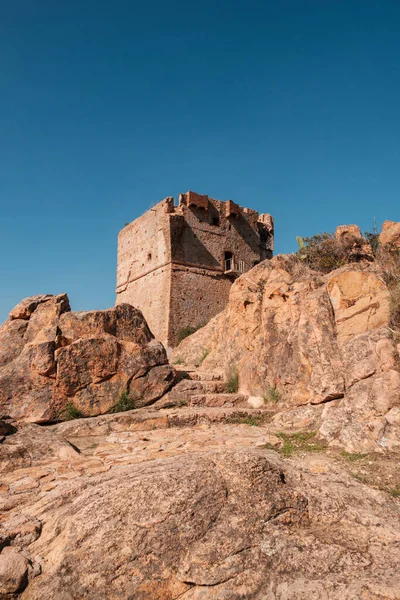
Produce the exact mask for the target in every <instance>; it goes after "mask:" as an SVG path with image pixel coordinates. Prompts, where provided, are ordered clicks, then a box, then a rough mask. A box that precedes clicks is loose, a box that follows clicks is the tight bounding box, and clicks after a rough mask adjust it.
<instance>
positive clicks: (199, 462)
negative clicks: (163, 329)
mask: <svg viewBox="0 0 400 600" xmlns="http://www.w3.org/2000/svg"><path fill="white" fill-rule="evenodd" d="M186 371H187V374H188V377H189V378H187V379H183V380H182V381H181V382H180V383H179V384H178V385H177V386H175V388H173V389H172V390H171V391H170V392H169V393H168V394H167V395H166V396H164V397H163V398H162V399H161V400H159V401H158V402H156V403H155V404H154V405H153V406H152V407H150V408H141V409H137V410H133V411H128V412H125V413H119V414H111V415H104V416H100V417H92V418H87V419H77V420H74V421H68V422H64V423H60V424H57V425H51V426H46V427H43V426H38V425H27V426H26V427H24V428H22V429H21V430H19V431H18V432H17V433H16V434H14V435H11V436H7V437H6V439H5V441H4V442H3V443H2V444H1V445H0V461H1V462H0V467H1V469H0V470H1V472H2V476H1V483H0V513H1V517H0V547H1V548H2V552H1V554H0V598H18V597H20V598H22V599H24V600H27V599H28V600H39V599H42V598H44V597H48V598H52V599H53V598H54V599H55V600H78V599H79V600H80V599H81V598H85V599H90V600H102V599H104V600H114V599H115V600H116V599H122V598H124V599H126V598H130V599H132V600H153V599H154V600H178V599H179V600H182V599H183V600H239V599H242V598H251V599H256V600H275V599H277V600H292V599H293V600H296V599H299V600H306V599H307V600H308V599H309V598H311V599H315V600H326V599H328V600H330V599H337V600H339V599H340V600H342V599H344V600H354V599H358V598H360V599H362V600H383V599H390V600H394V599H396V598H400V595H399V592H398V590H399V589H400V579H399V573H398V564H399V561H400V548H399V543H398V540H399V539H400V528H399V522H400V519H399V517H400V510H399V500H398V499H396V498H395V497H394V496H395V495H396V494H395V490H396V481H397V480H396V479H395V477H396V470H395V467H394V464H395V463H394V461H393V460H392V458H391V457H390V456H386V455H382V456H380V457H373V456H363V455H360V456H359V457H358V459H357V460H358V462H357V463H356V464H355V463H346V459H345V458H344V457H340V456H339V454H338V453H336V455H335V454H334V453H333V452H332V451H331V450H327V449H326V448H323V447H322V446H315V445H314V446H313V442H312V443H311V444H310V445H309V446H307V444H306V443H305V444H303V442H302V441H301V438H298V440H300V441H301V444H300V442H299V447H298V448H297V449H296V448H294V447H293V450H294V451H293V453H292V452H288V451H287V452H286V454H287V458H283V457H282V453H283V450H284V449H285V448H286V450H288V448H289V446H287V445H286V446H285V445H284V444H285V443H286V444H288V443H289V442H288V440H286V442H285V440H284V439H283V438H282V437H279V436H277V435H276V430H274V429H273V427H271V425H270V423H269V422H270V420H271V416H272V413H271V409H270V408H269V407H268V406H265V405H264V406H259V407H257V408H255V407H254V406H252V405H251V401H250V402H249V399H248V398H247V397H245V396H243V395H240V394H228V393H227V391H226V384H225V382H224V381H223V380H222V378H221V376H220V374H219V373H214V372H212V373H208V374H204V373H202V374H200V373H199V372H197V371H196V370H189V369H187V370H186ZM293 443H294V442H293ZM271 448H276V450H277V451H278V452H280V453H281V456H280V455H279V453H278V452H274V451H273V450H271ZM295 450H296V451H295ZM283 454H284V453H283ZM353 458H354V457H352V459H351V460H353ZM349 465H350V466H349ZM350 467H351V468H350ZM373 473H375V479H373ZM378 473H379V474H381V475H382V473H385V477H386V480H385V485H387V486H390V485H391V486H392V488H391V489H393V494H392V495H391V494H390V493H388V492H387V491H384V490H383V489H378V486H377V485H376V481H377V479H376V477H378ZM363 477H364V481H363ZM368 478H369V480H368ZM366 480H368V481H366Z"/></svg>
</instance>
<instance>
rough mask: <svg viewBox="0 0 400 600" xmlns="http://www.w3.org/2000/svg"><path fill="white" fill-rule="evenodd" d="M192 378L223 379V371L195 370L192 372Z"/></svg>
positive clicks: (199, 379)
mask: <svg viewBox="0 0 400 600" xmlns="http://www.w3.org/2000/svg"><path fill="white" fill-rule="evenodd" d="M190 377H191V379H193V380H194V381H222V380H223V377H222V375H221V373H212V372H207V371H204V372H203V371H193V372H191V373H190Z"/></svg>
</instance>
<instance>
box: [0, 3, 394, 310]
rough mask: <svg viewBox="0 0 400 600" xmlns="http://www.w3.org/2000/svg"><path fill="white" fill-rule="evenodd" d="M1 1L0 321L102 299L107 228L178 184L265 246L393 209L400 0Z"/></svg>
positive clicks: (110, 272)
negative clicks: (258, 225)
mask: <svg viewBox="0 0 400 600" xmlns="http://www.w3.org/2000/svg"><path fill="white" fill-rule="evenodd" d="M1 4H2V6H1V16H0V66H1V69H0V139H1V144H0V202H1V211H0V219H1V236H0V279H1V294H0V321H2V320H3V319H5V318H6V315H7V313H8V311H9V310H10V309H11V307H12V306H13V305H14V304H16V303H17V302H18V301H19V300H20V299H21V298H22V297H25V296H28V295H32V294H37V293H60V292H62V291H66V292H68V294H69V296H70V299H71V303H72V306H73V308H74V309H76V310H78V309H91V308H105V307H108V306H112V305H113V304H114V301H115V294H114V289H115V269H116V249H117V247H116V244H117V234H118V231H119V229H121V227H123V225H124V223H125V222H127V221H131V220H133V219H134V218H136V217H137V216H139V215H140V214H141V213H142V212H144V211H145V210H147V208H148V207H149V206H150V205H151V204H152V203H154V202H156V201H158V200H161V199H162V198H164V197H165V196H168V195H172V196H177V195H178V194H179V192H184V191H187V190H188V189H192V190H195V191H198V192H200V193H206V194H209V195H210V196H213V197H215V198H219V199H227V198H231V199H232V200H234V201H236V202H238V203H240V204H242V205H244V206H249V207H251V208H255V209H257V210H259V211H260V212H270V213H272V214H273V215H274V217H275V223H276V250H277V251H278V252H292V251H294V250H296V242H295V237H296V235H303V236H307V235H312V234H314V233H317V232H321V231H332V230H333V229H334V228H335V226H336V225H339V224H344V223H358V224H359V225H360V226H361V228H362V230H366V229H370V228H371V226H372V222H373V218H374V217H376V219H377V223H378V225H381V223H382V221H383V220H385V219H391V220H400V203H399V197H400V114H399V113H400V36H399V30H400V2H399V1H398V0H393V1H390V0H389V1H388V0H374V1H371V0H357V1H356V0H279V1H277V0H274V1H269V0H263V1H262V0H260V1H254V0H246V1H239V0H230V1H229V2H227V1H226V0H225V1H220V0H203V1H202V2H188V1H187V0H185V2H183V1H176V0H170V1H169V2H165V1H160V0H154V1H153V2H135V0H126V1H124V0H114V2H104V1H102V0H96V1H94V0H87V1H86V0H79V1H78V0H69V1H68V2H66V1H61V2H55V1H54V0H51V1H50V0H38V1H35V0H15V1H14V2H6V1H3V2H2V3H1Z"/></svg>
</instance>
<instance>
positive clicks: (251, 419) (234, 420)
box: [225, 413, 266, 427]
mask: <svg viewBox="0 0 400 600" xmlns="http://www.w3.org/2000/svg"><path fill="white" fill-rule="evenodd" d="M265 420H266V415H263V414H256V415H243V414H240V413H237V414H233V415H230V416H229V417H226V419H225V423H227V424H229V425H251V427H259V425H262V424H263V423H264V422H265Z"/></svg>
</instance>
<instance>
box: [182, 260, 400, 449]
mask: <svg viewBox="0 0 400 600" xmlns="http://www.w3.org/2000/svg"><path fill="white" fill-rule="evenodd" d="M389 313H390V302H389V291H388V288H387V286H386V285H385V283H384V278H383V277H382V273H381V272H380V271H379V268H378V267H377V266H376V265H375V264H368V263H360V264H358V263H357V264H353V263H352V264H351V265H347V266H345V267H342V268H340V269H337V270H335V271H332V272H331V273H328V274H327V275H324V276H322V275H321V274H319V273H316V272H314V271H311V270H310V269H308V268H307V267H306V266H305V265H304V264H302V263H301V261H300V260H298V259H297V258H296V257H294V256H277V257H275V258H274V259H272V260H271V261H264V262H262V263H261V264H259V265H257V266H256V267H254V268H253V269H252V270H251V271H249V272H248V273H245V274H244V275H242V276H241V277H240V278H239V279H238V280H237V281H236V282H235V284H234V285H233V286H232V288H231V293H230V298H229V304H228V306H227V308H226V309H225V310H224V311H223V312H222V313H220V315H218V316H217V317H215V318H214V319H213V320H212V321H211V322H210V323H209V324H208V325H207V326H206V327H204V328H203V329H200V330H199V331H197V332H196V333H195V334H193V335H192V336H190V337H189V338H187V339H185V340H184V341H183V342H182V343H181V344H180V345H179V346H178V348H177V349H176V350H175V353H174V356H173V357H172V360H178V359H179V360H180V361H183V362H185V363H186V364H193V363H195V361H196V359H197V357H198V355H199V354H200V352H201V350H203V351H204V350H207V351H208V355H207V357H206V358H205V360H204V361H203V362H202V366H201V369H204V370H206V371H209V370H212V369H214V370H216V369H217V370H218V369H219V370H221V371H223V372H225V373H229V370H230V369H232V366H234V367H236V368H237V370H238V372H239V382H240V391H241V392H244V393H246V394H249V395H251V396H261V397H262V396H266V397H268V390H271V388H273V389H274V390H276V391H277V394H276V393H275V394H274V396H275V398H277V397H279V402H278V403H277V405H276V409H277V410H278V411H279V409H282V410H284V411H285V413H284V415H285V419H284V420H283V419H282V417H279V416H278V417H277V423H279V426H282V425H284V424H285V423H286V424H289V423H290V422H291V420H292V421H295V420H296V419H300V414H301V410H299V408H298V407H300V409H301V407H304V410H303V412H304V411H306V410H307V411H309V409H308V408H307V406H308V407H310V406H313V405H315V410H313V412H314V414H315V415H316V417H318V418H317V419H316V421H315V422H317V423H319V426H320V428H321V432H322V433H323V434H324V435H325V436H326V437H327V439H328V440H329V442H330V443H331V444H335V443H338V444H344V445H345V446H346V448H347V449H348V450H349V451H353V450H354V449H358V450H368V451H371V450H382V449H383V448H391V449H396V448H397V449H399V448H400V434H399V430H398V428H397V426H396V424H397V423H398V421H399V418H398V417H397V412H396V411H398V410H399V408H398V407H399V404H400V402H399V398H400V372H399V369H398V364H399V359H398V353H397V349H396V345H395V341H394V336H393V332H392V331H391V329H390V328H389V326H388V324H389V316H390V314H389ZM317 405H319V406H317ZM292 411H294V412H292ZM293 414H296V418H295V417H294V416H293ZM300 420H301V419H300Z"/></svg>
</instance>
